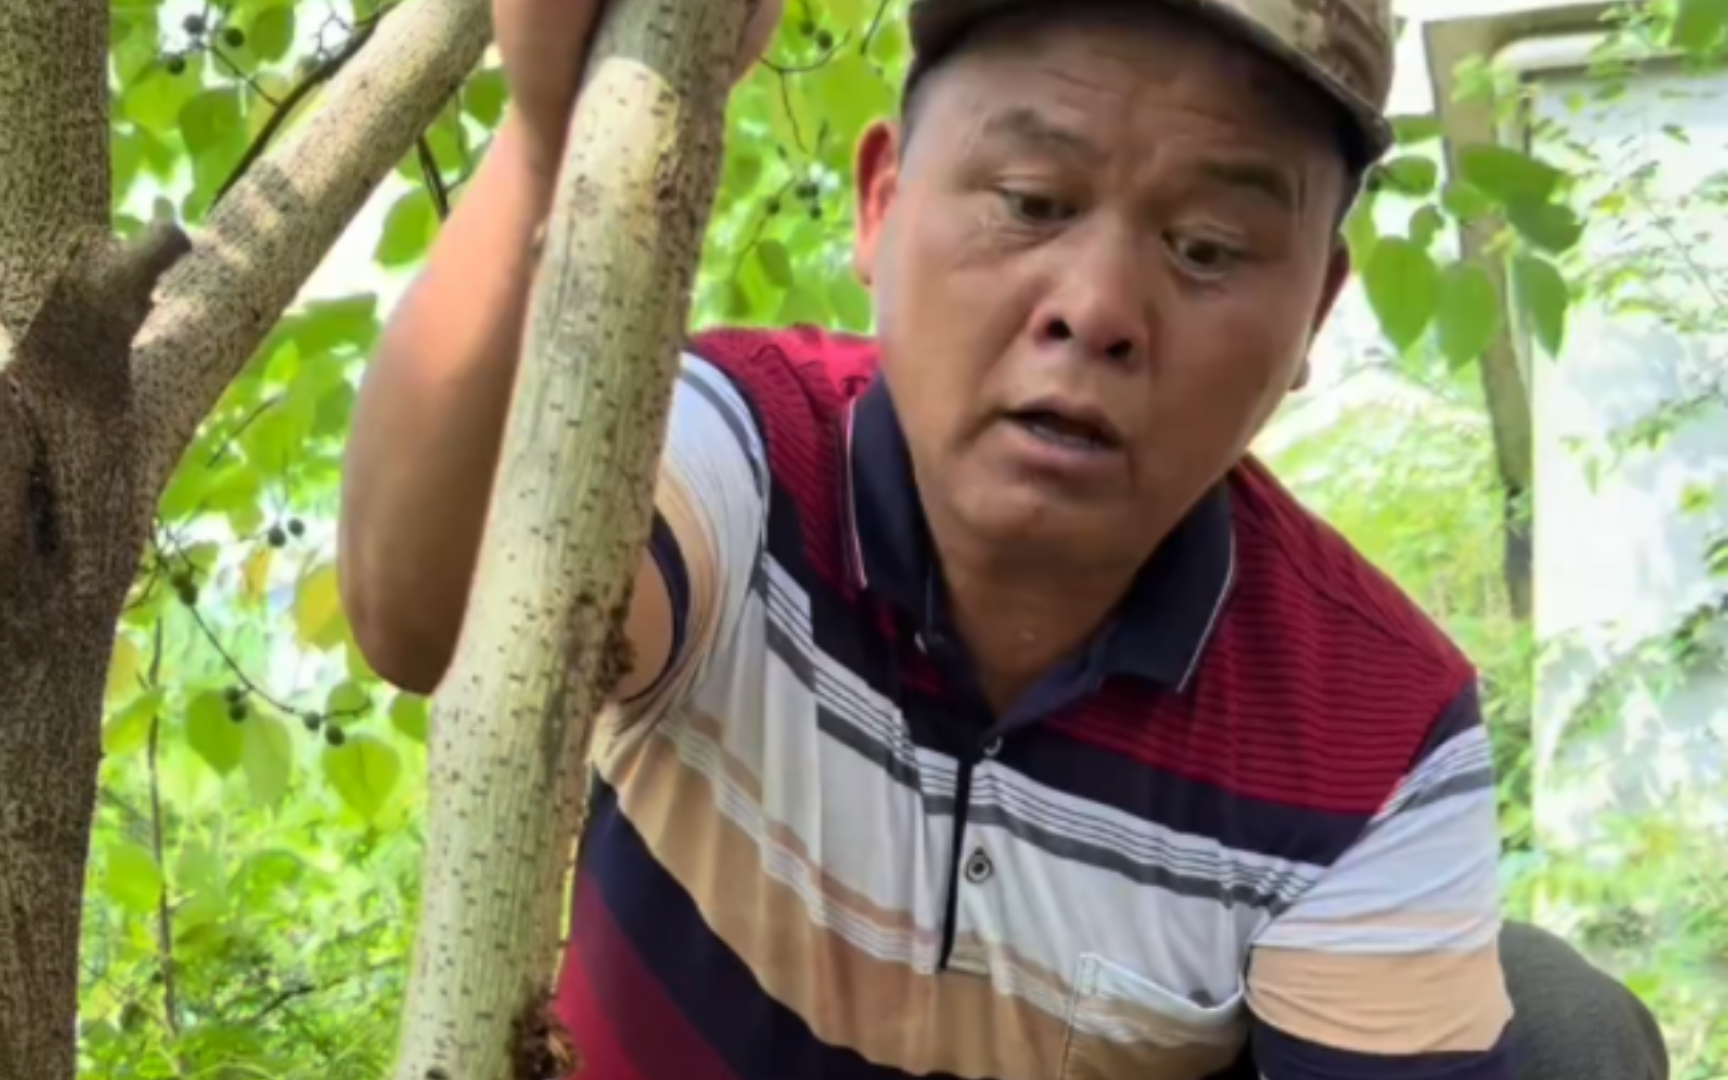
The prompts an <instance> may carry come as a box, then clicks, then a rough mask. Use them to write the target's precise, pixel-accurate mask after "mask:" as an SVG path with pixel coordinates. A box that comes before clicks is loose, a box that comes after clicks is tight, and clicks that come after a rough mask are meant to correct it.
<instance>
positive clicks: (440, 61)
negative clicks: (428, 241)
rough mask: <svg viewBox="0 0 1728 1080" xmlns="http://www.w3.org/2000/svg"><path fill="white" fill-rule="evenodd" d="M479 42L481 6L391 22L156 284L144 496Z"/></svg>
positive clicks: (143, 368) (476, 52) (483, 21)
mask: <svg viewBox="0 0 1728 1080" xmlns="http://www.w3.org/2000/svg"><path fill="white" fill-rule="evenodd" d="M0 2H15V0H0ZM491 30H492V27H491V18H490V9H489V6H488V4H487V2H486V0H415V2H414V3H412V4H406V5H404V6H402V7H401V8H398V9H396V10H394V11H393V12H392V13H391V14H390V15H389V16H388V17H386V18H385V19H384V20H383V22H382V24H381V25H380V26H379V27H378V29H377V32H376V33H375V34H374V35H373V37H372V39H371V41H369V42H368V43H367V44H366V47H365V48H364V49H362V50H361V51H360V53H359V55H357V56H356V57H354V59H353V60H352V61H351V62H350V63H348V64H347V65H346V66H345V67H344V68H343V69H342V71H341V72H340V73H339V74H338V75H337V76H336V77H335V78H334V79H333V80H331V82H330V85H329V86H328V87H327V88H326V90H325V98H324V100H323V101H322V102H321V103H320V104H319V105H318V106H317V109H316V111H315V112H314V113H313V114H312V115H311V116H310V117H308V118H307V119H306V120H304V121H303V122H301V123H300V124H299V126H297V127H295V128H293V129H292V130H291V131H289V132H287V133H285V134H284V135H283V136H282V137H281V139H280V141H278V142H277V143H276V144H275V145H274V146H273V147H271V149H270V150H269V151H268V152H267V153H265V154H264V155H263V156H262V157H260V158H259V159H258V161H256V162H255V163H254V164H253V165H252V167H251V168H250V169H249V170H248V171H247V173H246V174H245V176H244V177H242V178H241V179H240V180H239V181H238V182H237V183H235V184H234V186H233V188H232V189H231V190H229V192H228V193H227V195H226V196H224V197H223V199H222V200H221V201H220V202H219V203H218V204H217V206H216V208H215V209H214V210H213V211H212V213H211V216H210V219H209V221H208V222H207V224H206V227H205V228H204V229H203V230H201V231H200V233H199V234H198V235H197V236H196V238H195V243H194V246H193V251H192V254H191V255H189V256H188V257H187V258H186V259H184V260H182V261H181V263H180V264H179V265H178V266H176V267H175V269H174V270H173V271H172V272H170V273H169V274H168V275H167V277H166V278H164V280H163V284H162V288H161V290H160V295H159V297H158V304H157V307H156V309H155V311H154V312H153V313H152V315H151V317H150V319H149V320H148V321H147V322H146V323H145V325H144V329H143V331H142V332H141V333H140V334H139V337H138V341H137V345H136V348H135V350H134V356H133V370H134V375H135V379H136V385H137V392H138V407H139V418H140V425H141V431H140V435H141V438H142V440H143V447H142V451H143V458H144V466H143V467H144V471H143V473H142V475H141V477H140V479H141V480H142V482H143V484H144V487H145V490H146V491H147V492H150V493H152V494H153V493H154V492H156V491H158V490H160V489H161V487H162V485H163V484H165V483H166V482H167V479H168V476H169V475H170V473H171V472H172V471H173V469H174V467H175V465H176V464H177V463H178V461H179V459H180V455H181V454H182V453H183V452H184V451H185V448H186V446H187V444H188V443H189V442H190V441H191V439H192V437H193V435H194V434H195V433H196V431H197V428H198V424H199V422H200V421H202V420H203V418H204V417H205V415H206V414H207V413H208V412H209V411H210V409H211V408H212V407H213V406H214V405H215V404H216V402H217V400H218V399H219V398H220V397H221V395H222V392H223V390H224V389H225V388H226V387H227V385H228V384H229V382H230V381H232V380H233V378H234V377H235V375H237V374H238V373H239V371H240V369H241V368H243V367H244V366H245V364H246V361H247V360H248V359H249V358H250V356H251V354H252V351H253V350H254V349H255V348H257V346H258V344H259V342H261V341H262V340H263V339H264V337H265V335H266V334H268V333H269V331H270V328H271V327H272V326H274V325H275V324H276V321H277V319H278V318H280V317H281V315H282V313H283V312H284V311H285V310H286V309H287V308H288V306H289V305H290V304H291V303H293V301H294V298H295V296H296V295H297V294H298V293H299V291H300V289H301V287H302V286H303V285H304V284H305V282H306V280H307V279H308V278H310V277H311V276H312V273H313V272H314V271H315V270H316V269H317V268H318V265H319V263H320V262H322V261H323V259H324V256H325V255H326V254H327V253H328V252H329V250H330V249H331V247H332V246H334V245H335V243H336V241H337V240H338V239H340V238H341V236H342V233H343V231H344V230H345V229H346V228H347V227H348V224H349V222H350V221H352V220H353V218H354V216H355V214H357V213H358V212H359V211H360V209H361V208H362V207H363V206H364V205H365V202H366V200H367V199H368V198H369V197H370V196H371V194H372V192H373V191H374V190H376V188H377V186H378V184H379V182H380V181H382V180H383V178H384V177H385V176H387V175H388V174H389V172H390V170H391V169H392V168H394V167H395V165H396V163H397V162H398V161H400V160H401V159H402V157H403V155H405V154H407V153H408V152H409V151H410V150H411V149H412V148H413V146H414V141H415V139H416V138H418V137H419V135H420V133H421V132H422V131H424V130H425V129H426V128H427V127H428V126H429V125H430V124H431V123H432V121H433V120H434V119H435V118H436V117H437V114H438V110H439V109H440V108H441V107H442V106H443V104H444V102H445V101H446V100H447V99H448V98H449V97H450V95H451V94H452V93H454V92H455V91H456V89H457V88H458V87H459V86H461V84H462V82H463V80H464V79H465V78H466V77H467V76H468V74H469V72H470V71H472V70H473V68H474V66H475V64H476V63H478V62H479V60H480V57H481V55H482V54H483V53H484V51H485V48H486V45H487V42H488V41H489V40H490V37H491ZM149 501H151V502H153V501H154V500H153V499H151V500H149Z"/></svg>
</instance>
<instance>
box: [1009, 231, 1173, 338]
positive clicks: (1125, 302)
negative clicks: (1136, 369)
mask: <svg viewBox="0 0 1728 1080" xmlns="http://www.w3.org/2000/svg"><path fill="white" fill-rule="evenodd" d="M1144 258H1145V256H1144V254H1143V253H1142V252H1141V251H1140V250H1139V245H1137V244H1136V243H1134V241H1133V239H1132V238H1131V237H1128V236H1124V235H1120V234H1118V235H1102V230H1100V232H1099V234H1095V235H1093V236H1091V237H1088V238H1086V239H1085V240H1084V242H1082V243H1077V244H1074V245H1072V246H1071V247H1070V248H1069V249H1068V250H1067V251H1065V252H1063V253H1062V255H1061V265H1060V266H1058V267H1057V268H1056V271H1055V274H1056V277H1055V282H1054V284H1055V287H1054V288H1053V289H1052V290H1051V291H1050V292H1049V293H1048V294H1047V295H1046V296H1045V298H1044V301H1043V302H1042V303H1041V304H1039V305H1038V307H1037V309H1035V312H1034V315H1033V323H1032V332H1033V335H1034V337H1035V339H1036V340H1037V342H1038V344H1039V345H1041V346H1045V347H1054V348H1078V349H1079V350H1080V351H1081V352H1082V354H1083V355H1085V356H1086V357H1087V358H1089V359H1098V360H1110V361H1114V362H1116V363H1123V364H1136V363H1141V362H1143V361H1144V360H1145V359H1146V355H1147V351H1148V344H1149V341H1150V338H1151V327H1150V325H1149V308H1150V305H1149V304H1148V303H1147V296H1146V282H1145V270H1146V267H1145V263H1144V262H1143V259H1144Z"/></svg>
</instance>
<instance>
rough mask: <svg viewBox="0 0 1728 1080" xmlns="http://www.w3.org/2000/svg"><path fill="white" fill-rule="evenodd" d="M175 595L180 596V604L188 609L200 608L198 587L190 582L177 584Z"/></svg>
mask: <svg viewBox="0 0 1728 1080" xmlns="http://www.w3.org/2000/svg"><path fill="white" fill-rule="evenodd" d="M174 595H176V596H178V597H179V598H180V602H181V603H182V604H185V605H186V606H187V607H197V606H198V586H196V585H194V584H192V582H190V581H180V582H178V583H177V584H175V586H174Z"/></svg>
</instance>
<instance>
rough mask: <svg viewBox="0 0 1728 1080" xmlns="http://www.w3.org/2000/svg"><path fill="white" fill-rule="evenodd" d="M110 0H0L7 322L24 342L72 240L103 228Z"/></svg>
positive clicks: (1, 282)
mask: <svg viewBox="0 0 1728 1080" xmlns="http://www.w3.org/2000/svg"><path fill="white" fill-rule="evenodd" d="M108 140H109V132H108V4H107V2H106V0H54V2H53V3H49V4H44V3H40V2H39V0H0V207H4V208H5V213H4V214H0V323H4V324H5V325H6V326H7V327H8V328H9V329H10V331H11V333H12V336H13V338H14V339H15V340H16V339H20V338H22V337H23V336H24V333H25V331H26V330H27V329H28V327H29V325H30V322H31V320H32V318H33V317H34V316H35V313H36V310H37V308H38V307H39V306H40V305H41V303H42V300H43V298H44V297H45V296H46V295H47V293H48V290H49V288H50V286H51V285H52V284H53V282H54V279H55V278H56V277H57V276H58V275H59V274H60V273H61V272H62V271H63V269H64V262H63V258H62V253H63V252H64V250H65V246H66V240H67V238H68V237H78V236H87V235H90V234H93V233H97V232H105V231H106V230H107V228H108V225H109V211H108V190H109V180H108Z"/></svg>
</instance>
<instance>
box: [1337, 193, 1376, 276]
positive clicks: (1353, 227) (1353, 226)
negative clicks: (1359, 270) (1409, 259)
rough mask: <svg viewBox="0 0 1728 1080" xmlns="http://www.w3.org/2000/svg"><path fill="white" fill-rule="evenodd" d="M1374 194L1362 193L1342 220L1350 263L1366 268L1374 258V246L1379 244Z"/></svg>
mask: <svg viewBox="0 0 1728 1080" xmlns="http://www.w3.org/2000/svg"><path fill="white" fill-rule="evenodd" d="M1374 202H1375V198H1374V194H1373V193H1372V192H1363V194H1362V196H1361V197H1360V198H1358V199H1357V200H1356V205H1354V206H1352V207H1351V208H1350V213H1349V214H1348V215H1347V216H1346V217H1345V218H1344V241H1345V243H1346V244H1347V245H1349V248H1350V262H1351V264H1352V265H1354V266H1357V267H1366V266H1367V265H1368V260H1369V259H1371V258H1373V256H1374V245H1375V244H1377V243H1379V242H1380V226H1379V225H1378V224H1377V223H1376V222H1375V220H1374Z"/></svg>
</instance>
